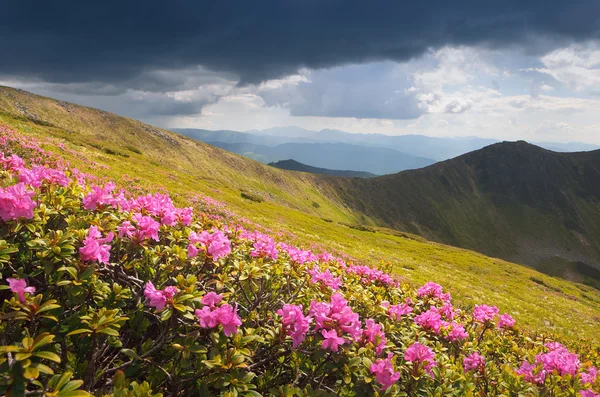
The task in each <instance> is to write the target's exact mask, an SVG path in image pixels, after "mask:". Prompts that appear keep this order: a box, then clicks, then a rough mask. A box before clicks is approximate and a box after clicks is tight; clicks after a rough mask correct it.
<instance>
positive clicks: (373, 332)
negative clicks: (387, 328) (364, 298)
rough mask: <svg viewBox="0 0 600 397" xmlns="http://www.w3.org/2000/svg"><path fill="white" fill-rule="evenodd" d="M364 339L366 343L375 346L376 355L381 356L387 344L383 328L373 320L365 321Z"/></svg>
mask: <svg viewBox="0 0 600 397" xmlns="http://www.w3.org/2000/svg"><path fill="white" fill-rule="evenodd" d="M363 339H364V341H365V342H366V343H371V344H372V345H373V346H375V353H377V354H381V353H382V352H383V349H384V348H385V344H386V343H387V339H386V338H385V332H383V327H382V326H381V324H378V323H376V322H375V320H373V319H367V320H366V321H365V329H364V330H363Z"/></svg>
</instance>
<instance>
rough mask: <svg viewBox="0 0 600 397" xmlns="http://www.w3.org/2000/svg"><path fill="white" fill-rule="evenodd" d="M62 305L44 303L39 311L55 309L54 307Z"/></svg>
mask: <svg viewBox="0 0 600 397" xmlns="http://www.w3.org/2000/svg"><path fill="white" fill-rule="evenodd" d="M59 307H60V305H56V304H50V305H43V306H42V307H40V308H39V309H38V311H37V312H38V313H42V312H47V311H49V310H54V309H58V308H59Z"/></svg>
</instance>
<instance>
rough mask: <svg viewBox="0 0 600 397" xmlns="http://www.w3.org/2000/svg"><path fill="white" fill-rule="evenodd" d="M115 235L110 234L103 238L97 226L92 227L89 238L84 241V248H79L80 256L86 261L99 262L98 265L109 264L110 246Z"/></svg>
mask: <svg viewBox="0 0 600 397" xmlns="http://www.w3.org/2000/svg"><path fill="white" fill-rule="evenodd" d="M113 238H114V234H113V233H112V232H110V233H109V234H108V235H107V236H106V237H104V238H102V234H101V233H100V232H99V231H98V228H97V227H96V226H92V227H90V229H89V231H88V236H87V237H86V238H85V240H83V247H80V248H79V256H80V257H81V259H82V260H84V261H98V263H108V261H109V259H110V244H105V243H109V242H111V241H112V240H113Z"/></svg>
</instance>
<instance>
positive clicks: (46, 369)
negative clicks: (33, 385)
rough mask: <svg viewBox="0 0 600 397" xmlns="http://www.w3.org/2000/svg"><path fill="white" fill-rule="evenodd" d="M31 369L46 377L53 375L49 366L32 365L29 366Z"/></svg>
mask: <svg viewBox="0 0 600 397" xmlns="http://www.w3.org/2000/svg"><path fill="white" fill-rule="evenodd" d="M30 367H32V368H37V370H38V371H40V372H41V373H43V374H46V375H54V371H53V370H52V368H50V367H49V366H47V365H45V364H42V363H33V364H31V366H30Z"/></svg>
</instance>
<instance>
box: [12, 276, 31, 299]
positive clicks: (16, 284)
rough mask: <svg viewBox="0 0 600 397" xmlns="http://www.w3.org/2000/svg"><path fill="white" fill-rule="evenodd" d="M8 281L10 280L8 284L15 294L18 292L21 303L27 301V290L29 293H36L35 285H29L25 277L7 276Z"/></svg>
mask: <svg viewBox="0 0 600 397" xmlns="http://www.w3.org/2000/svg"><path fill="white" fill-rule="evenodd" d="M6 281H7V282H8V286H9V288H10V290H11V291H12V292H14V293H15V294H17V296H18V297H19V302H21V303H25V300H26V299H25V293H26V292H27V293H28V294H34V293H35V287H28V286H27V281H25V280H24V279H18V278H7V279H6Z"/></svg>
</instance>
